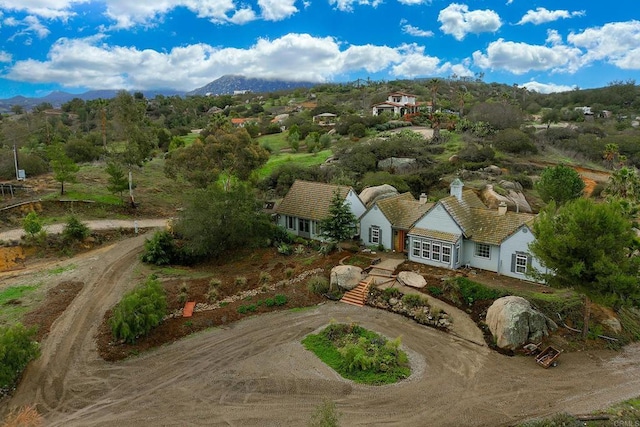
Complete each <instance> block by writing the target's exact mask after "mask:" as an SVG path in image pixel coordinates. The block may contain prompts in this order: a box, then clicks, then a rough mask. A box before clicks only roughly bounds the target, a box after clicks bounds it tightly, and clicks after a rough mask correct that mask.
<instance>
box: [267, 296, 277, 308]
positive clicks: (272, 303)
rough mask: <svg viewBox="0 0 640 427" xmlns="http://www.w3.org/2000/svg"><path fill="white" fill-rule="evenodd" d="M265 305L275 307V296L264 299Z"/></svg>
mask: <svg viewBox="0 0 640 427" xmlns="http://www.w3.org/2000/svg"><path fill="white" fill-rule="evenodd" d="M264 305H265V306H267V307H273V306H274V305H276V300H275V299H273V298H267V299H265V300H264Z"/></svg>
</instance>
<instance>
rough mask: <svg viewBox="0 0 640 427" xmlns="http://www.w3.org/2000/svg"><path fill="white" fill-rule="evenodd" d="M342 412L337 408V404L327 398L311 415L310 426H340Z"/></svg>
mask: <svg viewBox="0 0 640 427" xmlns="http://www.w3.org/2000/svg"><path fill="white" fill-rule="evenodd" d="M339 417H340V414H338V411H337V410H336V404H335V403H334V402H332V401H330V400H325V401H324V402H323V403H322V404H321V405H320V406H318V407H317V408H316V410H315V411H314V412H313V414H312V415H311V421H310V422H309V426H310V427H338V419H339Z"/></svg>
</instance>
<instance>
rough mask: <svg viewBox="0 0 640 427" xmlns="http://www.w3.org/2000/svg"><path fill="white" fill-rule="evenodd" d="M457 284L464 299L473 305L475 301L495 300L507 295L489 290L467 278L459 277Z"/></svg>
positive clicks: (495, 290)
mask: <svg viewBox="0 0 640 427" xmlns="http://www.w3.org/2000/svg"><path fill="white" fill-rule="evenodd" d="M456 283H457V285H458V289H459V290H460V294H461V295H462V298H463V299H464V300H465V301H466V302H467V303H468V304H473V302H474V301H485V300H495V299H498V298H500V297H502V296H504V295H505V293H504V292H502V291H499V290H497V289H492V288H488V287H486V286H484V285H481V284H480V283H476V282H473V281H471V280H469V279H467V278H466V277H458V278H457V279H456Z"/></svg>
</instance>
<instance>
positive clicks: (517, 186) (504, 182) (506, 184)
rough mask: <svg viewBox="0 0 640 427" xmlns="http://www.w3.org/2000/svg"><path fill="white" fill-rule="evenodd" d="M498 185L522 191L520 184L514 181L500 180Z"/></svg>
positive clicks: (506, 188)
mask: <svg viewBox="0 0 640 427" xmlns="http://www.w3.org/2000/svg"><path fill="white" fill-rule="evenodd" d="M498 185H499V186H500V187H502V188H504V189H505V190H513V191H522V184H520V183H519V182H515V181H507V180H505V179H503V180H500V181H499V182H498Z"/></svg>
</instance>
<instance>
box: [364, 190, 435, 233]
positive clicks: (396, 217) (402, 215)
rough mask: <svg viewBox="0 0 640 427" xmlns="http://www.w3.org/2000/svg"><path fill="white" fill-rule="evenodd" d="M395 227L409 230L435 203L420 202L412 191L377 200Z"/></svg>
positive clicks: (377, 203)
mask: <svg viewBox="0 0 640 427" xmlns="http://www.w3.org/2000/svg"><path fill="white" fill-rule="evenodd" d="M376 205H378V208H379V209H380V210H381V211H382V213H383V214H384V216H385V217H386V218H387V219H388V220H389V222H390V223H391V225H392V226H393V227H394V228H398V229H401V230H408V229H410V228H411V226H412V225H413V224H414V223H415V222H416V221H417V220H418V219H420V217H422V215H424V214H425V213H426V212H427V211H428V210H429V209H430V208H431V207H432V206H433V203H420V202H419V201H418V200H416V199H415V198H414V197H413V195H412V194H411V193H404V194H399V195H397V196H393V197H388V198H386V199H382V200H378V201H377V202H376Z"/></svg>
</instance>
